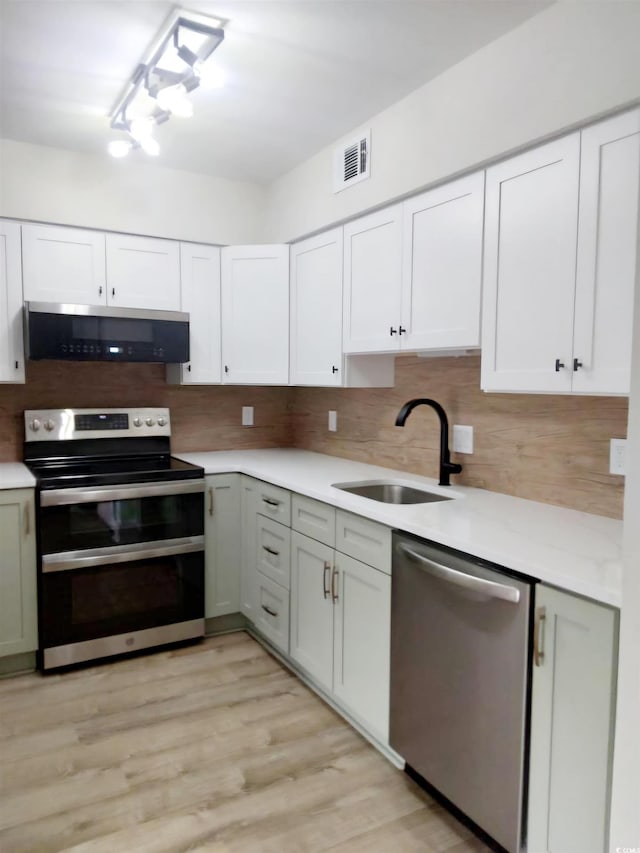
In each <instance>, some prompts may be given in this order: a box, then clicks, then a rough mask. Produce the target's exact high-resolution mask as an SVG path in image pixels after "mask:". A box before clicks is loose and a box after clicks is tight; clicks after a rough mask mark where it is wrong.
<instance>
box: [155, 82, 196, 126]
mask: <svg viewBox="0 0 640 853" xmlns="http://www.w3.org/2000/svg"><path fill="white" fill-rule="evenodd" d="M157 101H158V105H159V106H160V107H161V108H162V109H163V110H168V111H169V112H170V113H172V114H173V115H174V116H180V117H181V118H191V116H192V115H193V104H192V103H191V101H190V100H189V98H188V97H187V92H186V90H185V88H184V86H183V85H182V83H179V84H178V85H177V86H167V87H166V88H165V89H161V90H160V91H159V92H158V97H157Z"/></svg>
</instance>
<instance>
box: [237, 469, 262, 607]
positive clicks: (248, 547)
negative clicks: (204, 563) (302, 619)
mask: <svg viewBox="0 0 640 853" xmlns="http://www.w3.org/2000/svg"><path fill="white" fill-rule="evenodd" d="M257 485H258V481H257V480H254V479H253V478H252V477H244V476H243V477H241V480H240V514H241V518H242V527H241V534H240V562H241V570H240V573H241V577H240V612H241V613H244V615H245V616H246V617H247V619H249V621H250V622H255V620H256V601H257V587H256V572H257V566H256V562H257V561H256V520H257V512H256V492H257Z"/></svg>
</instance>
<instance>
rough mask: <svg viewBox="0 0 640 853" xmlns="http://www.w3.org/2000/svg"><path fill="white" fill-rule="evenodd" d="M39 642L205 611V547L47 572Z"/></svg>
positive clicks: (153, 624) (78, 638)
mask: <svg viewBox="0 0 640 853" xmlns="http://www.w3.org/2000/svg"><path fill="white" fill-rule="evenodd" d="M39 610H40V645H41V647H43V648H50V647H52V646H59V645H65V644H67V643H77V642H82V641H83V640H94V639H98V638H100V637H109V636H112V635H115V634H124V633H129V632H132V631H141V630H144V629H146V628H157V627H160V626H162V625H169V624H172V623H175V622H186V621H190V620H192V619H201V618H202V617H203V616H204V552H202V551H198V552H195V553H191V554H178V555H174V556H169V557H161V558H156V559H149V560H138V561H135V562H131V563H117V564H114V565H107V566H96V567H93V568H90V569H76V570H67V571H61V572H51V573H45V574H43V575H42V576H41V587H40V608H39Z"/></svg>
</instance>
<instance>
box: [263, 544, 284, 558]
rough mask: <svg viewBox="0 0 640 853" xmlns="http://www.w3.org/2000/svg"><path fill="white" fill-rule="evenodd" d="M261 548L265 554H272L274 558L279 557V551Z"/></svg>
mask: <svg viewBox="0 0 640 853" xmlns="http://www.w3.org/2000/svg"><path fill="white" fill-rule="evenodd" d="M262 547H263V549H264V550H265V551H266V552H267V554H273V556H274V557H279V556H280V551H276V550H275V548H269V546H268V545H263V546H262Z"/></svg>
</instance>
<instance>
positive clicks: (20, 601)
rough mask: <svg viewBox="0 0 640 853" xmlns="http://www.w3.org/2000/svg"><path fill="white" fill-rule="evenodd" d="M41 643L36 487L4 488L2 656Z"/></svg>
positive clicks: (0, 515) (0, 505)
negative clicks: (34, 492)
mask: <svg viewBox="0 0 640 853" xmlns="http://www.w3.org/2000/svg"><path fill="white" fill-rule="evenodd" d="M37 647H38V611H37V592H36V530H35V503H34V497H33V489H7V490H4V491H0V657H5V656H7V655H16V654H22V653H24V652H33V651H35V650H36V649H37Z"/></svg>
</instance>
